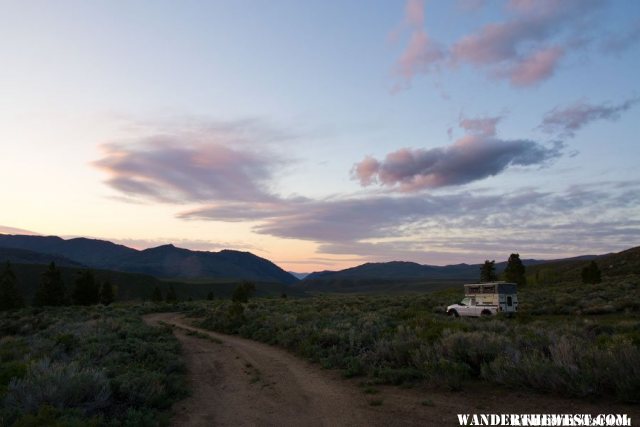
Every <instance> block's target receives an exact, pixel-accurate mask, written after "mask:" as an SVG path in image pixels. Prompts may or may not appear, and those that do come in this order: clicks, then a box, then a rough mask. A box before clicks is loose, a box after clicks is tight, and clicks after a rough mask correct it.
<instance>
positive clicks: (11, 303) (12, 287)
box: [0, 261, 24, 311]
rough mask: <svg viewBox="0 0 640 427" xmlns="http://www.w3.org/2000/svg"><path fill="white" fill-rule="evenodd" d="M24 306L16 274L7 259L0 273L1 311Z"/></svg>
mask: <svg viewBox="0 0 640 427" xmlns="http://www.w3.org/2000/svg"><path fill="white" fill-rule="evenodd" d="M21 307H24V299H23V298H22V295H21V294H20V292H18V289H17V288H16V275H15V273H14V272H13V269H12V268H11V264H10V263H9V261H7V263H6V265H5V267H4V271H3V272H2V273H1V274H0V311H4V310H12V309H16V308H21Z"/></svg>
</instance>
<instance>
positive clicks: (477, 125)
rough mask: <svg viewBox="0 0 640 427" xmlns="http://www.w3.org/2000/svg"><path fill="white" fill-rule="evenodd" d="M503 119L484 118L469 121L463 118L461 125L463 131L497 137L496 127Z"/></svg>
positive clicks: (498, 117)
mask: <svg viewBox="0 0 640 427" xmlns="http://www.w3.org/2000/svg"><path fill="white" fill-rule="evenodd" d="M500 120H502V117H500V116H497V117H483V118H477V119H469V118H466V117H461V118H460V122H459V125H460V127H461V128H462V129H464V130H466V131H467V132H469V133H471V134H474V135H481V136H495V135H496V126H497V125H498V122H499V121H500Z"/></svg>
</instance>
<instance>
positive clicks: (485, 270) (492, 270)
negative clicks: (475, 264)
mask: <svg viewBox="0 0 640 427" xmlns="http://www.w3.org/2000/svg"><path fill="white" fill-rule="evenodd" d="M496 280H498V276H496V261H495V260H493V261H489V260H486V261H485V262H484V264H482V265H481V266H480V283H486V282H495V281H496Z"/></svg>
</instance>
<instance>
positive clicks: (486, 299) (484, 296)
mask: <svg viewBox="0 0 640 427" xmlns="http://www.w3.org/2000/svg"><path fill="white" fill-rule="evenodd" d="M464 295H465V296H464V298H463V299H462V301H461V302H460V303H458V304H453V305H450V306H448V307H447V314H448V315H449V316H453V317H459V316H464V317H480V316H493V315H495V314H498V313H506V314H508V315H513V314H515V313H516V312H517V311H518V293H517V285H516V284H515V283H509V282H491V283H471V284H468V285H464Z"/></svg>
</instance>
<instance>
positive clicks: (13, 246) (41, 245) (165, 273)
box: [0, 234, 298, 285]
mask: <svg viewBox="0 0 640 427" xmlns="http://www.w3.org/2000/svg"><path fill="white" fill-rule="evenodd" d="M0 260H10V261H13V262H19V263H22V264H25V263H26V264H42V263H49V262H51V261H54V262H56V263H59V264H60V265H64V266H70V267H82V266H84V267H89V268H94V269H105V270H113V271H120V272H130V273H142V274H148V275H151V276H154V277H159V278H171V279H199V280H211V279H214V280H252V281H259V282H272V283H281V284H285V285H290V284H293V283H295V282H297V281H298V279H297V278H295V277H294V276H293V275H291V274H289V273H287V272H286V271H284V270H283V269H281V268H280V267H278V266H277V265H275V264H274V263H272V262H271V261H269V260H267V259H264V258H260V257H258V256H256V255H254V254H252V253H250V252H240V251H233V250H222V251H219V252H206V251H192V250H189V249H182V248H177V247H175V246H173V245H163V246H158V247H156V248H150V249H145V250H137V249H132V248H129V247H127V246H123V245H118V244H115V243H112V242H109V241H105V240H97V239H87V238H75V239H67V240H65V239H62V238H60V237H57V236H27V235H10V234H0Z"/></svg>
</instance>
